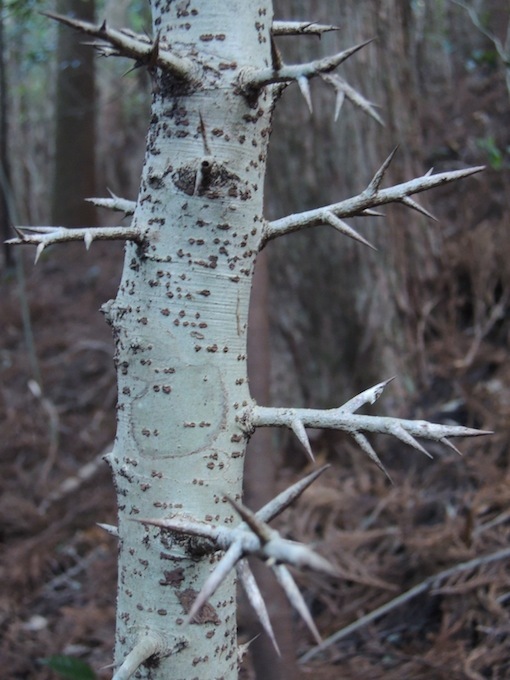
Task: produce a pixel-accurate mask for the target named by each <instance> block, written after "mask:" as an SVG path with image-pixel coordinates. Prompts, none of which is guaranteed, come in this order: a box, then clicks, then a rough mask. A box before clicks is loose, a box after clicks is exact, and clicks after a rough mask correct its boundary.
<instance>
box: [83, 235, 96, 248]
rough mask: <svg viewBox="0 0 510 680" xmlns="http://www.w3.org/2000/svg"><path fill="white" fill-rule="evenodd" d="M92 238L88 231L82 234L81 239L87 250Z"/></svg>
mask: <svg viewBox="0 0 510 680" xmlns="http://www.w3.org/2000/svg"><path fill="white" fill-rule="evenodd" d="M93 240H94V237H93V236H92V234H91V233H90V231H86V232H85V234H84V236H83V241H84V243H85V249H86V250H89V248H90V246H91V243H92V241H93Z"/></svg>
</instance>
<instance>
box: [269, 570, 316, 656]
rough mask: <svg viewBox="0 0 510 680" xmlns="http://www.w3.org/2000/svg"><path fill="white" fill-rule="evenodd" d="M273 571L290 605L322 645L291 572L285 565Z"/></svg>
mask: <svg viewBox="0 0 510 680" xmlns="http://www.w3.org/2000/svg"><path fill="white" fill-rule="evenodd" d="M272 569H273V572H274V574H275V576H276V578H277V580H278V583H279V584H280V585H281V587H282V588H283V591H284V593H285V595H286V596H287V599H288V600H289V602H290V604H291V605H292V606H293V607H294V609H295V610H296V611H297V612H298V614H299V615H300V616H301V618H302V619H303V621H304V622H305V623H306V625H307V626H308V629H309V630H310V632H311V633H312V635H313V637H314V639H315V641H316V642H317V644H318V645H321V644H322V638H321V636H320V634H319V631H318V630H317V627H316V625H315V623H314V621H313V619H312V615H311V614H310V612H309V611H308V607H307V606H306V602H305V601H304V599H303V596H302V595H301V593H300V592H299V588H298V587H297V585H296V583H295V581H294V579H293V578H292V576H291V575H290V572H289V570H288V569H287V567H285V566H284V565H283V564H279V565H274V566H273V567H272Z"/></svg>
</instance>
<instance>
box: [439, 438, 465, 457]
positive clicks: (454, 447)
mask: <svg viewBox="0 0 510 680" xmlns="http://www.w3.org/2000/svg"><path fill="white" fill-rule="evenodd" d="M439 441H440V442H441V444H444V445H445V446H448V447H449V448H450V449H452V450H453V451H455V453H458V454H459V456H462V451H460V450H459V449H458V448H457V447H456V446H455V444H452V442H451V441H450V440H449V439H447V438H446V437H443V438H442V439H440V440H439Z"/></svg>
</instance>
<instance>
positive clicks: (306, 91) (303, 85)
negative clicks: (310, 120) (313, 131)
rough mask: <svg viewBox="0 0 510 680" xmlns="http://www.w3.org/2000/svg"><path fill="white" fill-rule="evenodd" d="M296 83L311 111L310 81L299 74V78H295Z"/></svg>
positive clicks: (311, 111)
mask: <svg viewBox="0 0 510 680" xmlns="http://www.w3.org/2000/svg"><path fill="white" fill-rule="evenodd" d="M297 84H298V86H299V89H300V90H301V94H302V95H303V97H304V99H305V102H306V105H307V106H308V109H309V111H310V113H313V105H312V96H311V94H310V83H309V81H308V78H306V77H305V76H301V77H300V78H298V79H297Z"/></svg>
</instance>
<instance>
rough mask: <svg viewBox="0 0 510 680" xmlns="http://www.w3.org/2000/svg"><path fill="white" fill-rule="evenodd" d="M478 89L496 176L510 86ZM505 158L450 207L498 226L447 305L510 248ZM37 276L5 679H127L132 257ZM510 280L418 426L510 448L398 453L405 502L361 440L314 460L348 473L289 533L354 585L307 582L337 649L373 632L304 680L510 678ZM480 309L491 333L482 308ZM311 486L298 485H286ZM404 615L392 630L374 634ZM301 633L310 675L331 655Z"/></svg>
mask: <svg viewBox="0 0 510 680" xmlns="http://www.w3.org/2000/svg"><path fill="white" fill-rule="evenodd" d="M484 82H485V81H484ZM460 86H461V84H459V87H460ZM462 87H463V89H462V92H463V96H464V97H465V102H464V104H463V105H462V108H463V110H464V112H465V115H464V116H463V117H462V120H463V123H462V125H457V127H454V128H451V127H450V132H451V130H452V129H453V130H454V136H455V139H457V140H460V139H467V138H469V139H476V138H477V137H480V131H479V125H480V116H481V115H482V114H481V113H480V115H478V117H477V112H479V111H481V110H482V108H483V107H482V105H481V103H480V102H481V101H482V100H483V101H485V102H488V103H487V107H488V108H487V110H488V111H489V113H488V114H487V113H486V109H483V115H484V116H485V115H488V116H489V120H488V122H487V121H486V120H485V121H484V124H485V125H486V126H488V127H487V128H486V129H487V130H488V132H487V133H484V137H483V139H485V140H486V144H485V147H486V148H485V150H484V149H482V148H481V146H480V145H478V147H477V149H478V151H476V149H475V152H474V155H476V153H478V158H475V159H474V160H476V161H477V162H486V161H487V154H488V153H489V152H490V149H489V150H488V149H487V145H488V144H489V142H487V139H488V136H489V135H492V134H493V135H494V139H496V140H500V139H501V135H502V134H505V135H506V138H505V139H506V144H507V145H508V144H510V139H509V138H508V126H506V128H505V125H504V120H505V115H506V120H507V121H508V98H507V93H506V92H505V90H504V88H502V86H501V81H500V80H494V82H493V83H492V85H491V81H490V79H489V80H487V82H485V84H484V86H483V87H484V88H485V89H484V90H483V92H482V91H481V90H480V86H479V84H478V85H477V84H476V83H472V82H471V81H470V80H469V79H467V80H466V82H465V83H463V84H462ZM455 96H457V94H456V95H455ZM443 106H445V107H446V106H448V102H444V103H443ZM505 129H506V132H504V130H505ZM455 139H451V138H448V139H446V138H441V133H440V132H436V141H435V145H436V148H437V149H439V152H438V154H439V155H441V154H442V153H443V151H445V155H446V157H447V158H446V159H445V165H448V160H449V157H450V156H452V157H453V158H454V160H459V161H461V162H463V161H464V158H463V157H462V155H461V156H459V157H458V158H456V157H455V154H456V153H457V151H456V147H455V144H456V142H455ZM475 146H476V145H475ZM500 146H501V145H500ZM497 148H499V147H497ZM492 151H493V156H492V159H491V160H492V165H493V167H492V168H489V169H488V171H487V173H486V174H485V177H484V179H482V180H479V181H478V184H477V185H476V186H477V189H476V191H473V185H471V184H469V183H465V184H463V183H460V184H459V185H457V186H456V187H455V191H454V192H453V193H452V194H451V196H450V195H448V194H447V195H446V198H445V200H447V201H449V200H451V202H452V203H451V206H450V209H451V211H453V210H456V209H457V208H454V205H455V206H457V205H460V206H462V211H463V214H464V215H467V214H469V215H472V216H473V215H474V216H478V217H477V218H476V219H475V218H473V219H472V220H471V222H470V224H469V225H468V228H469V230H470V234H468V235H467V236H466V237H465V238H466V239H468V240H466V241H463V242H462V243H461V244H460V246H459V245H457V246H456V247H452V253H453V254H452V258H453V259H452V271H453V272H454V273H455V271H456V270H455V267H456V263H457V264H458V268H457V274H458V280H457V283H455V284H453V285H450V286H447V288H450V289H456V290H457V292H458V294H459V295H461V296H462V295H466V296H469V295H470V294H471V293H473V291H469V290H468V291H467V292H466V289H465V281H463V280H462V275H463V271H462V266H463V265H462V261H461V260H462V258H461V256H460V255H459V256H456V255H455V253H459V252H460V251H462V250H463V249H464V248H465V247H467V246H468V245H469V244H471V246H470V247H474V246H473V241H469V239H470V238H474V237H473V234H474V233H478V234H480V233H481V234H482V236H481V237H480V238H481V241H480V243H484V242H485V238H486V236H484V235H483V234H485V235H487V234H489V235H490V234H491V233H495V232H496V231H497V230H498V229H499V230H500V233H503V227H502V225H503V226H504V224H505V221H506V224H508V219H509V215H510V207H509V205H510V203H509V188H508V187H509V185H510V177H509V174H510V171H509V169H508V159H507V161H506V162H507V164H506V168H505V167H504V164H503V167H496V166H497V165H498V158H497V157H496V156H494V154H495V153H496V151H497V149H496V151H495V150H494V149H492ZM469 160H470V163H471V159H469ZM487 206H489V208H490V209H489V208H488V207H487ZM459 226H460V227H463V225H462V224H460V225H459ZM493 238H494V237H493ZM477 243H478V241H477ZM507 244H508V241H506V242H503V243H499V246H498V248H499V250H501V249H503V247H504V248H508V245H507ZM498 248H496V250H497V249H498ZM57 250H58V252H57ZM32 256H33V252H32V251H31V249H30V252H28V249H27V250H24V251H23V254H22V256H21V257H20V259H19V263H20V264H18V269H17V270H16V271H15V272H12V273H11V274H8V275H7V274H5V273H3V275H2V281H1V283H0V290H1V294H0V319H1V337H0V341H1V344H0V376H1V382H0V428H1V430H0V431H1V433H2V434H1V439H0V449H1V457H0V486H1V497H0V516H1V525H0V540H1V541H2V554H1V563H0V583H1V584H2V585H1V592H0V631H1V633H0V636H1V637H0V668H1V669H3V670H2V671H1V672H0V674H3V673H5V675H4V677H5V678H7V677H8V678H13V679H21V678H27V679H37V680H49V679H50V678H53V679H54V678H57V677H61V676H57V675H56V674H55V673H54V672H53V671H51V670H49V669H48V668H47V667H46V666H44V665H43V664H42V663H41V659H43V658H47V657H49V656H51V655H54V654H61V655H66V656H70V657H75V658H80V659H83V660H84V661H86V662H87V663H88V664H90V666H91V667H93V668H94V669H95V671H96V673H97V677H98V678H107V677H111V671H109V670H100V669H101V668H102V667H105V666H107V665H108V664H110V663H111V661H112V657H111V654H112V648H113V640H114V609H115V592H116V566H115V565H116V546H115V540H114V539H113V538H111V537H110V536H109V535H108V534H107V533H105V532H104V531H103V530H102V529H100V528H99V527H98V526H97V523H98V522H103V523H108V524H114V523H115V500H114V490H113V487H112V483H111V480H110V474H109V471H108V469H107V466H106V465H105V464H104V463H102V460H101V454H102V453H104V452H106V451H107V450H108V449H109V446H110V445H111V443H112V441H113V438H114V432H115V401H116V389H115V375H114V371H113V364H112V353H113V343H112V340H111V336H110V330H109V328H108V327H107V325H106V324H105V322H104V319H103V317H102V315H101V314H100V312H99V311H98V308H99V306H100V304H101V303H102V302H103V301H106V300H108V299H109V298H112V297H114V294H115V289H116V284H117V282H118V279H119V276H120V270H121V265H122V248H121V247H119V246H115V245H114V246H112V245H110V244H101V243H97V244H93V246H92V248H91V251H90V253H89V254H85V251H84V249H83V246H81V245H68V246H60V247H58V248H49V249H48V250H47V251H45V252H44V254H43V256H42V257H41V261H40V263H39V264H38V266H37V267H33V266H32ZM456 257H457V260H456V259H455V258H456ZM506 259H508V257H506ZM509 271H510V268H509V267H508V265H507V271H504V272H502V273H500V276H499V279H498V281H496V282H494V281H493V282H492V283H491V284H490V286H489V288H490V290H489V288H488V289H487V290H489V293H488V295H489V297H490V298H491V299H490V300H489V301H488V302H487V301H486V302H487V305H486V306H487V309H488V310H489V312H491V310H492V317H491V316H490V313H489V315H488V316H487V319H486V321H487V323H486V324H485V326H484V325H483V324H481V325H480V324H479V325H478V326H477V325H476V324H475V325H474V324H473V323H471V322H466V323H465V324H463V325H459V327H457V328H450V330H449V334H448V335H445V334H442V335H441V334H440V333H438V334H436V335H435V336H434V334H433V333H432V334H431V337H430V338H429V340H428V345H427V347H428V354H427V356H428V361H429V364H428V367H427V371H428V374H429V376H430V389H429V392H428V394H427V398H426V399H423V400H421V401H420V402H417V403H415V404H412V405H410V407H409V413H408V414H406V415H407V416H408V417H427V418H434V419H436V420H441V421H443V422H446V420H447V419H449V420H453V421H455V422H458V423H459V424H463V425H468V426H476V427H483V428H484V429H491V430H494V431H495V432H496V434H495V435H494V436H492V437H490V438H489V437H487V438H482V439H475V440H470V441H467V440H466V441H463V442H462V441H461V442H460V443H459V444H458V445H459V447H460V448H461V449H462V451H463V453H464V456H463V457H462V458H461V457H459V456H458V455H457V454H456V453H455V452H454V451H451V450H450V449H447V448H445V447H442V446H435V445H434V446H431V447H429V450H430V452H431V453H432V454H433V455H434V460H433V461H430V460H428V459H427V458H425V457H424V456H421V454H419V453H418V452H415V451H410V450H407V449H406V447H405V446H404V445H402V444H396V443H395V442H392V443H388V442H387V441H385V442H382V441H381V442H378V451H379V452H380V453H381V457H382V458H383V459H384V462H385V464H386V465H387V467H388V470H389V472H390V474H391V476H392V479H393V484H391V483H390V482H389V481H388V480H387V479H386V478H385V476H384V475H383V474H382V473H381V472H380V471H379V470H378V469H377V468H375V466H373V465H372V463H371V462H370V461H369V460H368V459H366V458H365V457H364V456H362V455H361V454H360V452H359V451H358V450H357V449H356V448H355V447H354V446H353V445H352V444H351V443H350V442H349V441H347V439H346V438H344V437H341V436H332V435H326V434H319V435H318V437H317V438H316V440H315V441H314V449H315V451H316V454H317V460H318V463H324V462H329V463H330V464H331V466H332V468H331V469H330V470H329V471H328V472H326V473H325V474H323V475H322V476H321V478H320V479H319V481H317V482H316V483H315V484H314V485H313V486H312V487H311V488H310V489H309V490H308V491H307V492H306V493H305V494H304V496H303V497H302V499H301V500H300V501H299V504H298V507H297V509H295V510H294V511H292V512H288V513H286V515H285V517H284V518H283V520H282V522H281V523H280V528H281V529H282V530H283V531H284V532H285V533H286V535H287V536H289V537H291V538H296V537H299V538H300V540H306V541H309V542H313V543H314V544H315V545H316V547H317V550H318V551H319V552H322V554H324V555H326V556H327V557H329V558H330V559H331V560H332V561H334V562H335V564H337V565H338V566H339V568H340V570H341V572H342V574H343V578H341V579H339V580H328V579H324V578H320V579H319V578H315V577H313V576H306V577H305V576H298V579H299V582H300V584H301V586H302V588H303V592H304V594H305V597H306V599H307V602H308V603H309V605H310V608H311V610H312V612H313V614H314V616H315V620H316V623H317V626H318V628H319V630H320V631H321V633H322V635H323V636H324V638H325V639H326V640H327V639H328V638H329V636H333V635H335V634H336V633H338V631H342V630H343V629H344V628H345V627H346V626H348V625H349V624H351V623H353V622H355V621H360V620H361V622H362V623H363V625H359V627H358V628H357V629H355V630H351V632H350V633H349V632H348V631H347V632H344V633H343V634H342V635H341V636H340V635H339V636H338V639H337V641H336V642H334V643H331V644H328V645H327V646H325V647H324V649H323V650H322V651H320V653H317V654H316V655H315V656H313V658H311V659H309V661H307V663H305V664H303V666H302V668H303V677H305V678H306V677H314V680H333V679H335V680H336V679H337V678H339V677H342V678H345V679H353V680H354V679H357V680H361V679H363V680H371V679H374V680H375V679H378V678H385V680H404V679H410V678H412V679H413V680H419V679H437V680H441V679H442V678H444V679H445V680H454V679H455V680H457V679H458V680H464V679H466V680H480V679H483V678H492V679H494V680H498V679H501V680H503V678H509V677H510V652H509V649H510V555H509V552H508V549H509V546H510V491H509V490H510V473H509V453H508V444H509V438H510V437H509V431H508V417H509V415H510V365H509V362H508V351H509V346H508V339H509V322H508V311H509V307H510V300H509V299H508V297H506V296H507V293H508V292H509V291H510V279H509V277H508V273H509ZM22 276H24V277H25V283H24V284H22V283H21V281H22ZM491 296H492V297H491ZM462 304H464V306H465V307H466V315H467V316H469V317H470V319H471V321H472V320H473V318H474V313H473V312H472V309H473V308H474V307H475V306H476V303H474V302H473V301H472V300H471V301H470V300H467V301H466V300H464V302H463V303H462ZM24 305H26V306H27V310H28V309H29V312H30V323H31V325H30V328H29V327H28V326H27V324H26V323H25V324H24V323H23V308H24ZM468 308H469V310H470V311H468ZM31 334H33V337H32V336H31ZM32 343H33V347H32V346H31V344H32ZM383 377H385V376H383ZM36 381H39V382H40V384H41V385H42V387H43V391H42V394H41V393H40V390H38V389H37V384H36ZM445 386H447V387H445ZM284 459H285V460H287V461H288V460H290V459H291V456H290V455H289V456H287V455H286V456H284ZM299 459H300V460H303V459H302V458H299ZM305 472H307V470H306V469H305V470H303V469H301V470H298V469H296V467H294V466H291V465H287V466H286V465H284V466H283V467H282V469H281V473H280V478H279V480H278V483H279V485H281V486H282V487H283V486H285V485H286V484H289V483H292V482H293V481H295V480H296V479H297V478H298V477H300V476H302V475H303V474H304V473H305ZM502 551H503V552H502ZM505 551H506V552H505ZM413 588H414V590H412V589H413ZM399 596H401V597H400V599H398V600H396V599H395V598H398V597H399ZM387 603H388V607H387V611H386V612H385V613H381V615H380V616H374V617H373V618H372V620H365V621H364V620H363V619H362V617H363V616H366V615H367V614H370V612H373V611H374V610H376V609H377V608H378V607H381V606H382V605H384V604H387ZM296 627H297V634H296V640H297V643H296V645H297V653H298V655H302V654H304V653H306V652H307V651H309V650H310V649H311V648H312V642H311V640H310V638H309V636H308V633H307V631H306V630H305V629H304V628H302V627H301V624H299V623H298V622H296Z"/></svg>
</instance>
